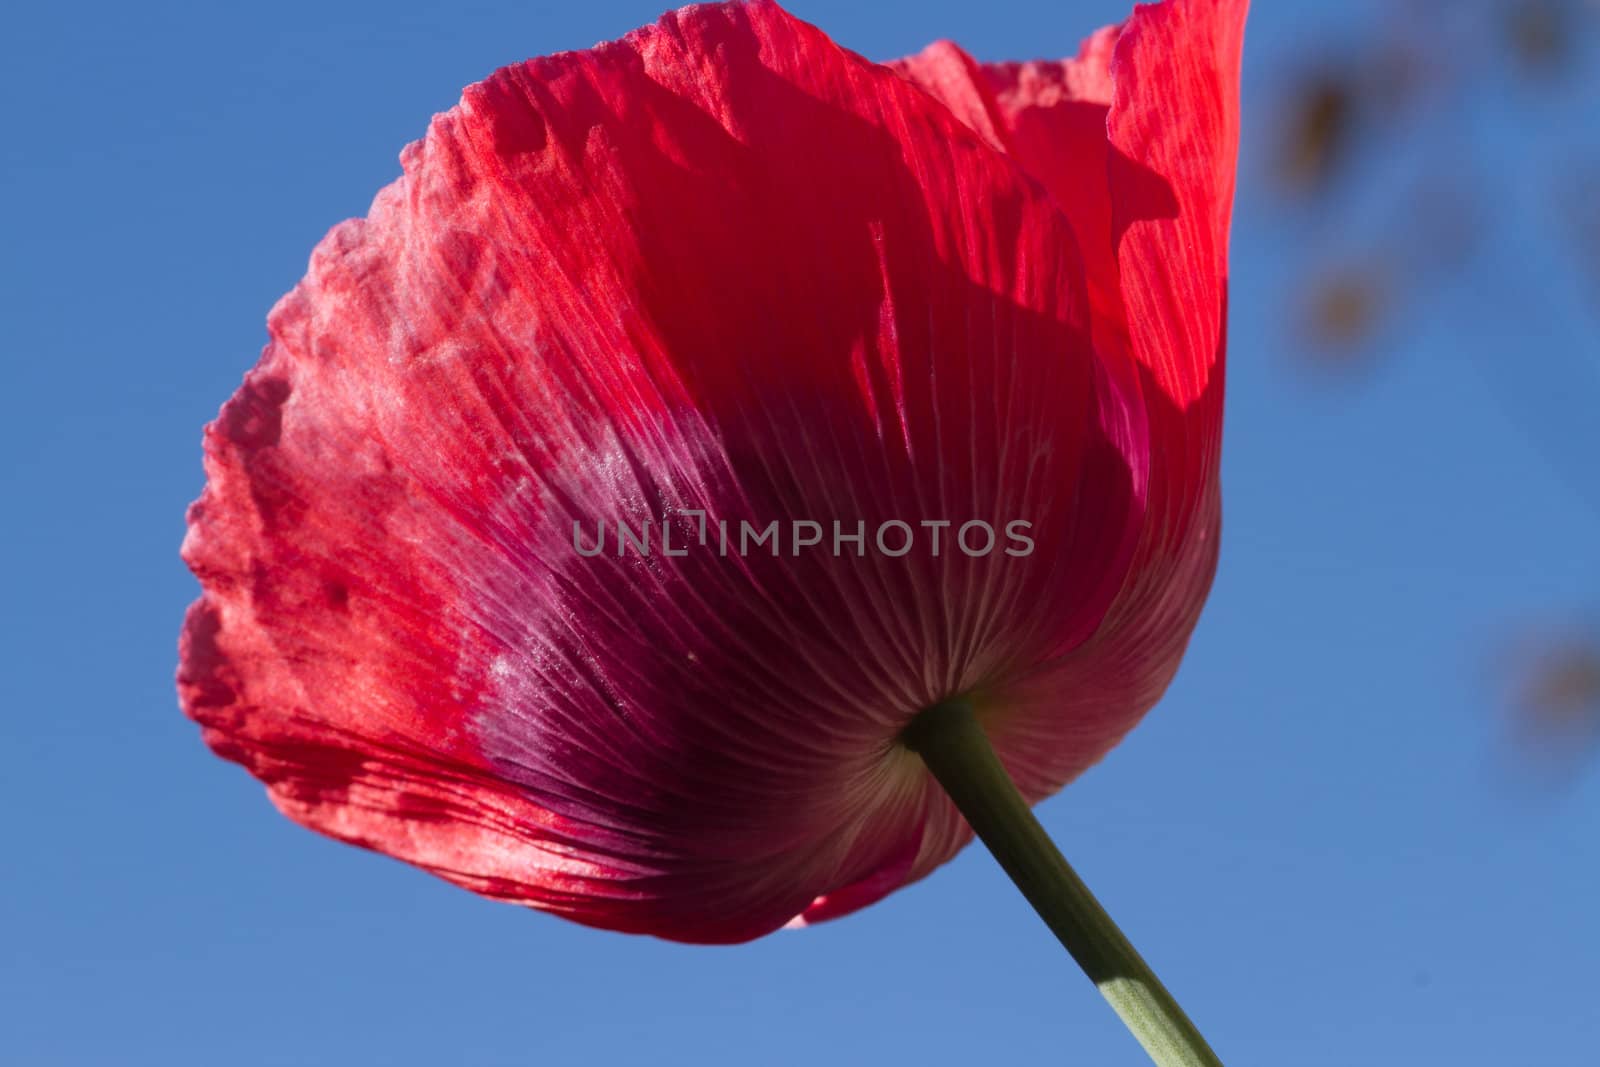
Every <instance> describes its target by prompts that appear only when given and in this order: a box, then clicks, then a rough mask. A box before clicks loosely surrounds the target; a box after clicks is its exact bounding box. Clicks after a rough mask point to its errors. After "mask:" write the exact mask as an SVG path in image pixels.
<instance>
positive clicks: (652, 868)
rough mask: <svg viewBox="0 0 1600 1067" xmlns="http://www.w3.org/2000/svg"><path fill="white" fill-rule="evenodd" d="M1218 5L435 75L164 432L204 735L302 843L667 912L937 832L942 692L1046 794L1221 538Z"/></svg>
mask: <svg viewBox="0 0 1600 1067" xmlns="http://www.w3.org/2000/svg"><path fill="white" fill-rule="evenodd" d="M1244 8H1245V4H1244V2H1243V0H1169V2H1167V3H1162V4H1154V5H1145V6H1142V7H1140V8H1139V9H1138V10H1137V11H1136V12H1135V14H1134V15H1133V16H1132V18H1131V19H1130V20H1129V22H1128V23H1126V24H1125V25H1124V26H1122V27H1119V28H1113V29H1107V30H1103V31H1101V32H1100V33H1098V34H1096V35H1095V36H1093V37H1091V38H1090V39H1089V41H1088V42H1087V43H1086V44H1085V45H1084V47H1083V49H1082V51H1081V52H1080V53H1079V55H1078V56H1077V57H1076V58H1074V59H1071V60H1067V61H1064V62H1059V63H1028V64H1022V65H1014V64H1012V65H1001V66H984V65H980V64H977V63H975V62H974V61H973V60H972V59H970V58H969V57H967V56H966V55H965V54H964V53H962V52H961V51H960V50H959V49H958V48H956V47H955V46H953V45H950V44H939V45H935V46H933V47H932V48H930V49H928V50H927V51H925V52H923V53H922V54H920V55H918V56H915V57H912V58H910V59H906V60H902V61H900V62H897V63H893V64H889V65H886V66H885V65H878V64H874V63H871V62H868V61H866V60H864V59H862V58H860V57H859V56H856V55H854V54H852V53H850V52H847V51H845V50H843V49H841V48H839V47H838V46H837V45H835V44H834V43H833V42H832V41H830V40H829V39H828V38H827V37H826V36H825V35H824V34H822V33H821V32H820V31H819V30H817V29H816V28H814V27H812V26H809V25H806V24H805V23H802V22H799V21H797V20H796V19H794V18H792V17H791V16H789V15H788V14H786V13H785V12H783V11H782V10H781V9H780V8H778V7H777V6H776V5H775V4H772V3H767V2H755V3H746V4H718V5H704V6H697V7H691V8H685V9H683V10H681V11H678V12H676V13H673V14H669V15H667V16H665V17H664V18H662V20H661V21H660V22H659V23H657V24H656V25H654V26H652V27H648V28H645V29H642V30H639V31H637V32H635V33H633V34H631V35H629V36H628V37H626V38H624V39H622V40H621V41H617V42H615V43H612V44H606V45H601V46H599V47H597V48H595V49H592V50H589V51H586V52H574V53H564V54H561V55H556V56H551V57H547V58H542V59H535V60H530V61H528V62H525V63H521V64H518V65H516V66H512V67H508V68H506V69H503V70H500V71H498V72H496V73H495V74H494V75H492V76H491V77H490V78H488V79H487V80H486V81H484V82H482V83H479V84H477V85H474V86H471V87H469V88H468V89H467V90H466V92H465V93H464V95H463V98H462V100H461V103H460V104H459V105H458V106H457V107H456V108H454V109H452V110H451V111H449V112H447V113H445V114H443V115H440V116H438V117H436V118H435V120H434V122H433V124H432V126H431V127H430V128H429V131H428V134H427V136H426V137H425V138H424V139H423V140H422V141H421V142H419V143H417V144H414V145H412V146H411V147H409V148H408V149H407V150H406V151H405V153H404V154H403V155H402V163H403V165H404V176H403V177H401V178H400V179H399V180H398V181H396V182H395V183H394V184H393V185H391V186H389V187H388V188H386V189H384V190H383V191H382V192H381V193H379V195H378V197H377V199H376V200H375V201H374V203H373V206H372V209H371V211H370V212H369V214H368V216H367V217H366V218H365V219H362V220H354V221H350V222H346V223H343V224H341V225H340V226H338V227H336V228H335V229H334V230H333V231H332V232H331V233H330V234H329V235H328V237H327V238H326V239H325V240H324V241H323V242H322V243H321V245H319V246H318V248H317V250H316V252H315V253H314V255H313V257H312V261H311V266H310V270H309V272H308V274H307V276H306V278H305V279H304V280H303V281H302V282H301V283H300V284H299V285H298V286H297V287H296V288H295V289H294V291H293V292H291V293H290V294H289V295H288V296H286V297H285V298H284V299H283V300H282V301H281V302H280V303H279V304H278V306H277V307H276V308H275V309H274V310H273V312H272V315H271V318H270V320H269V327H270V336H271V340H270V343H269V344H268V346H267V348H266V351H265V352H264V354H263V356H262V358H261V361H260V363H259V364H258V365H257V366H256V368H255V369H254V370H252V371H251V372H250V373H249V375H248V376H247V377H246V380H245V383H244V385H243V387H242V388H241V389H240V390H239V392H238V393H237V394H236V395H235V396H234V397H233V399H232V400H230V401H229V402H228V404H227V405H226V406H225V407H224V408H223V410H222V413H221V415H220V417H219V418H218V419H217V421H216V422H215V423H213V424H212V425H211V426H210V427H209V428H208V429H207V432H206V471H207V478H208V482H207V486H206V489H205V492H204V494H203V495H202V497H201V498H200V500H199V501H198V502H197V503H196V504H195V505H194V507H193V508H192V510H191V513H190V529H189V536H188V539H187V540H186V542H185V545H184V557H185V559H186V560H187V561H188V563H189V565H190V567H191V568H192V569H193V570H194V572H195V574H196V575H197V576H198V577H199V578H200V581H201V584H202V587H203V590H204V592H203V595H202V597H201V599H200V600H199V601H197V602H196V603H195V604H194V605H193V607H192V608H191V609H190V612H189V616H188V619H187V622H186V625H185V628H184V633H183V638H182V665H181V668H180V675H179V683H180V690H181V695H182V700H183V705H184V708H185V710H186V711H187V712H188V714H189V715H191V716H192V717H193V718H194V719H195V720H197V721H198V722H199V723H200V725H201V726H202V728H203V730H204V735H205V739H206V741H207V743H208V744H209V745H210V746H211V747H212V748H213V749H214V750H216V751H217V752H218V753H219V754H221V755H223V756H225V757H227V758H229V759H233V760H236V761H238V762H240V763H242V764H243V765H244V766H245V767H247V768H248V769H249V770H250V771H251V773H253V774H254V775H256V776H257V777H258V778H260V779H261V780H262V781H263V782H265V783H266V785H267V787H268V790H269V793H270V795H271V797H272V799H273V801H274V802H275V803H276V804H277V805H278V806H279V808H281V809H282V810H283V811H284V812H285V813H286V814H287V815H289V816H290V817H291V818H294V819H295V820H297V821H299V822H301V823H304V824H305V825H307V826H310V827H312V828H314V829H317V830H320V831H322V832H324V833H327V834H330V835H332V836H334V837H337V838H340V839H342V840H345V841H349V842H352V843H355V844H359V845H363V846H366V847H369V848H373V849H377V850H379V851H382V852H386V853H388V854H390V855H393V856H396V857H399V858H401V859H404V860H407V861H409V862H411V863H414V864H417V865H419V866H422V867H425V868H427V869H428V870H430V871H433V872H434V873H436V874H439V875H441V876H443V877H445V878H448V879H450V880H451V881H453V882H456V883H458V884H460V885H463V886H466V887H467V888H469V889H472V890H474V891H476V892H479V893H482V894H485V895H488V896H492V897H497V898H501V899H506V900H512V901H517V902H521V903H526V904H530V905H533V906H535V907H538V908H541V909H544V910H548V911H551V912H554V913H557V914H561V915H564V916H567V917H569V918H572V919H575V920H577V921H580V922H585V923H590V924H594V925H597V926H604V927H609V928H613V929H619V930H629V931H639V932H648V933H652V934H657V935H660V936H664V937H669V938H675V939H681V940H690V941H734V940H741V939H746V938H750V937H754V936H758V935H760V934H763V933H765V932H768V931H770V930H772V929H774V928H776V927H778V926H781V925H783V924H784V923H786V922H790V921H796V920H797V921H801V922H805V921H814V920H817V919H822V918H828V917H831V916H834V915H839V914H842V913H844V912H847V911H851V910H853V909H855V908H858V907H861V906H863V905H865V904H868V903H870V902H872V901H873V900H876V899H878V898H879V897H881V896H883V895H885V894H887V893H889V892H891V891H892V890H894V889H895V888H897V887H899V886H901V885H904V884H906V883H907V882H909V881H912V880H915V879H917V878H920V877H922V876H923V875H925V874H927V873H928V872H929V871H931V870H932V869H933V868H935V867H937V866H938V865H939V864H941V863H943V862H944V861H946V860H948V859H949V858H950V857H951V856H952V855H954V854H955V853H956V851H957V850H959V849H960V848H961V847H962V846H963V845H964V844H965V843H966V841H967V839H968V837H969V835H970V831H969V830H968V829H967V826H966V824H965V822H964V821H963V820H962V818H961V816H960V815H959V814H958V812H957V811H956V810H955V808H954V807H953V806H952V805H951V803H950V802H949V801H948V800H947V799H946V798H945V796H944V795H943V794H942V793H941V792H940V791H939V788H938V786H937V784H936V783H935V782H933V781H932V779H931V778H930V776H929V775H928V773H927V771H926V769H925V768H924V767H923V765H922V763H921V762H920V761H919V760H918V758H917V757H916V755H915V754H914V753H911V752H909V751H908V750H907V749H906V748H905V746H904V745H903V744H901V740H900V736H901V732H902V731H903V730H904V729H905V727H906V725H907V724H908V723H909V722H910V721H911V720H912V718H913V717H914V716H915V715H916V714H917V713H918V711H919V710H920V709H923V708H926V707H929V706H930V705H932V704H935V703H937V702H939V701H941V700H943V699H946V698H948V697H952V696H957V695H959V696H962V697H963V698H965V699H967V700H969V701H970V702H971V703H972V705H973V706H975V707H976V708H977V709H978V714H979V716H980V717H981V719H982V721H983V725H984V729H985V730H986V731H987V733H988V734H989V736H990V737H991V738H992V740H993V743H994V745H995V747H996V749H997V750H998V751H999V753H1000V755H1001V757H1002V758H1003V760H1004V762H1005V764H1006V766H1007V768H1008V769H1009V771H1010V772H1011V774H1012V775H1013V776H1014V777H1015V779H1016V780H1017V782H1018V783H1019V785H1020V786H1021V788H1022V790H1023V792H1024V794H1025V795H1026V796H1027V797H1028V799H1030V800H1038V799H1041V798H1043V797H1045V796H1047V795H1049V794H1051V793H1053V792H1054V791H1056V790H1058V789H1059V788H1061V786H1062V785H1064V784H1065V783H1066V782H1068V781H1070V780H1071V779H1072V778H1073V777H1074V776H1076V775H1077V774H1078V773H1080V772H1081V771H1082V770H1083V769H1084V768H1086V767H1088V766H1089V765H1090V764H1092V763H1094V762H1095V761H1096V760H1098V759H1099V758H1100V757H1101V756H1103V755H1104V754H1105V753H1106V752H1107V751H1108V750H1109V749H1110V748H1111V747H1112V746H1113V745H1115V744H1116V743H1117V741H1118V740H1119V739H1120V738H1121V737H1122V736H1123V735H1124V734H1125V733H1126V732H1127V731H1128V730H1129V729H1130V728H1131V727H1132V726H1133V725H1134V724H1135V723H1136V722H1137V721H1138V720H1139V718H1140V717H1141V716H1142V715H1143V714H1144V712H1145V711H1146V710H1148V709H1149V707H1150V706H1151V705H1152V704H1153V703H1154V702H1155V701H1156V699H1157V698H1158V697H1159V696H1160V695H1161V693H1162V691H1163V690H1164V688H1165V687H1166V685H1167V683H1168V681H1169V680H1170V679H1171V677H1172V675H1173V672H1174V671H1175V670H1176V668H1177V665H1178V661H1179V658H1180V656H1181V654H1182V651H1183V648H1184V646H1185V643H1186V642H1187V639H1188V636H1189V633H1190V631H1191V630H1192V628H1193V626H1194V624H1195V621H1196V618H1197V616H1198V613H1199V611H1200V608H1201V605H1202V602H1203V600H1204V598H1205V594H1206V591H1207V589H1208V587H1209V584H1210V580H1211V576H1212V572H1213V570H1214V566H1215V560H1216V535H1217V523H1218V493H1217V459H1218V448H1219V433H1220V419H1221V404H1222V376H1223V347H1224V318H1225V299H1226V258H1227V232H1228V219H1229V211H1230V205H1231V201H1232V193H1233V161H1234V155H1235V146H1236V140H1237V128H1236V127H1237V102H1236V96H1237V62H1238V52H1239V46H1240V35H1241V32H1242V22H1243V17H1244ZM730 532H731V539H730Z"/></svg>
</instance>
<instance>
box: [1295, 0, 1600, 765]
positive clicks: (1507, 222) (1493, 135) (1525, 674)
mask: <svg viewBox="0 0 1600 1067" xmlns="http://www.w3.org/2000/svg"><path fill="white" fill-rule="evenodd" d="M1308 41H1310V42H1312V43H1309V44H1308V45H1307V46H1306V50H1305V51H1304V52H1302V53H1301V54H1300V55H1299V56H1298V57H1297V58H1296V60H1295V61H1294V63H1293V64H1292V65H1291V66H1290V67H1288V68H1287V69H1284V70H1281V71H1279V72H1278V77H1279V79H1280V84H1281V89H1282V91H1281V92H1280V93H1279V94H1277V98H1278V99H1280V100H1282V101H1284V103H1283V104H1282V105H1281V106H1280V109H1279V112H1278V113H1277V114H1276V116H1275V117H1274V124H1273V133H1274V136H1273V142H1272V145H1271V150H1270V151H1269V152H1268V153H1267V155H1266V157H1265V158H1266V160H1267V165H1268V166H1269V167H1270V168H1271V173H1270V174H1269V175H1268V177H1270V179H1271V185H1272V187H1273V188H1274V189H1276V190H1277V191H1278V195H1279V197H1280V200H1281V205H1280V206H1281V209H1282V211H1283V212H1284V219H1285V228H1286V229H1287V230H1288V231H1289V232H1291V233H1292V234H1293V238H1292V240H1291V241H1290V242H1288V243H1289V244H1292V247H1291V248H1286V252H1285V254H1286V256H1288V257H1290V258H1291V259H1292V260H1294V273H1293V277H1294V279H1295V281H1294V289H1293V290H1292V291H1291V292H1289V293H1288V294H1286V298H1287V300H1288V306H1289V307H1291V308H1292V309H1293V311H1292V313H1291V314H1289V315H1287V316H1286V318H1285V328H1286V329H1287V330H1288V331H1289V336H1288V337H1287V339H1286V344H1285V349H1286V350H1287V351H1290V352H1294V353H1296V354H1297V355H1299V356H1300V357H1301V358H1303V359H1305V360H1307V361H1310V362H1312V363H1314V364H1316V365H1319V366H1321V367H1323V368H1326V369H1329V370H1333V371H1342V372H1346V373H1351V374H1355V373H1358V372H1360V371H1363V370H1366V369H1369V368H1371V367H1373V366H1375V365H1378V364H1381V363H1382V362H1383V361H1386V360H1400V359H1406V358H1413V355H1412V352H1411V351H1410V349H1409V348H1408V342H1409V341H1410V340H1411V339H1412V338H1413V337H1414V336H1416V334H1417V332H1418V331H1419V330H1421V329H1424V328H1425V329H1427V330H1428V331H1429V333H1430V334H1431V336H1433V337H1434V338H1435V339H1437V338H1438V337H1439V335H1440V331H1441V330H1443V331H1444V332H1445V333H1446V334H1448V339H1449V343H1450V347H1451V349H1452V350H1453V351H1455V352H1459V353H1461V354H1462V355H1463V356H1464V357H1465V358H1464V359H1463V361H1462V362H1463V363H1464V364H1466V365H1470V366H1472V367H1474V368H1476V370H1477V371H1478V372H1479V373H1482V374H1484V375H1485V376H1486V378H1487V380H1488V383H1489V386H1490V388H1491V389H1493V390H1494V392H1495V393H1496V395H1499V396H1504V397H1505V400H1506V402H1505V404H1504V410H1505V413H1506V415H1507V417H1508V418H1510V419H1511V420H1512V421H1513V422H1516V423H1519V424H1520V425H1519V426H1518V428H1519V430H1521V431H1522V433H1523V435H1524V437H1525V438H1527V440H1528V441H1529V442H1530V443H1531V445H1532V446H1533V448H1532V451H1533V453H1535V454H1537V455H1539V456H1542V457H1543V460H1542V462H1546V463H1548V464H1549V465H1550V466H1551V467H1552V469H1555V471H1556V473H1557V474H1558V475H1559V476H1560V477H1561V478H1562V479H1563V481H1564V483H1565V484H1566V485H1567V486H1568V488H1569V490H1570V491H1571V492H1572V493H1573V494H1574V495H1575V496H1576V497H1579V498H1581V499H1582V500H1583V501H1584V502H1585V503H1587V504H1589V505H1591V506H1594V507H1596V508H1597V509H1600V443H1597V432H1600V417H1594V416H1593V413H1594V412H1596V411H1600V0H1393V2H1385V3H1382V4H1378V5H1373V6H1372V8H1371V10H1370V11H1369V13H1368V14H1367V15H1365V16H1364V17H1361V16H1353V18H1352V31H1351V32H1350V33H1349V34H1347V35H1345V36H1343V37H1339V36H1337V35H1308ZM1507 131H1510V132H1511V134H1512V136H1510V137H1509V138H1508V137H1507V135H1506V134H1507ZM1508 140H1509V141H1510V143H1512V144H1514V145H1516V146H1517V147H1516V149H1515V150H1513V151H1507V150H1506V149H1505V147H1504V146H1505V144H1506V143H1507V142H1508ZM1491 143H1492V144H1493V146H1494V147H1493V148H1490V147H1487V146H1489V145H1490V144H1491ZM1529 205H1532V208H1531V209H1530V208H1529ZM1530 255H1536V256H1540V257H1549V258H1550V261H1551V262H1555V263H1557V264H1558V268H1557V269H1556V270H1555V271H1554V272H1553V273H1555V274H1556V275H1558V276H1562V277H1571V278H1573V279H1575V281H1576V284H1575V285H1574V286H1573V291H1574V293H1575V294H1576V295H1575V296H1574V297H1573V299H1575V300H1582V301H1587V302H1588V308H1587V312H1586V314H1587V324H1588V325H1587V331H1588V332H1587V335H1582V330H1581V328H1580V330H1579V331H1578V332H1579V335H1577V336H1574V337H1573V339H1572V341H1571V342H1570V343H1567V344H1563V345H1559V346H1544V347H1542V348H1541V347H1539V346H1530V348H1529V350H1528V351H1526V352H1519V353H1517V357H1518V359H1517V361H1516V362H1515V363H1513V362H1512V361H1509V360H1507V359H1506V358H1505V353H1504V352H1501V351H1498V350H1495V349H1493V348H1491V347H1490V346H1487V345H1485V344H1484V343H1483V341H1482V340H1481V338H1482V337H1484V336H1494V335H1495V330H1494V329H1492V328H1491V329H1486V328H1485V327H1486V326H1491V327H1492V326H1493V325H1495V324H1501V325H1503V324H1504V323H1505V322H1508V321H1509V322H1513V323H1524V324H1526V323H1539V322H1541V321H1542V316H1544V315H1545V314H1546V312H1547V310H1548V307H1547V305H1542V304H1541V301H1545V302H1547V301H1554V300H1559V299H1562V298H1563V297H1562V295H1561V294H1550V293H1545V292H1529V291H1528V289H1527V288H1526V287H1519V284H1518V276H1519V274H1521V273H1522V269H1521V264H1522V263H1524V262H1525V261H1526V257H1528V256H1530ZM1452 296H1454V297H1455V298H1454V299H1450V298H1451V297H1452ZM1441 305H1444V306H1448V307H1449V308H1450V309H1451V311H1450V313H1449V314H1448V315H1441V314H1438V309H1439V307H1440V306H1441ZM1574 318H1575V319H1576V320H1577V321H1580V322H1581V321H1584V316H1583V315H1582V314H1580V315H1578V316H1575V317H1574ZM1530 332H1531V331H1530ZM1502 335H1503V331H1502ZM1434 350H1436V349H1434ZM1415 358H1425V357H1423V356H1421V355H1420V354H1419V355H1418V356H1416V357H1415ZM1552 397H1553V398H1557V399H1559V400H1562V401H1565V402H1567V403H1570V404H1571V405H1572V410H1574V411H1576V412H1578V413H1579V415H1578V416H1577V417H1575V418H1567V419H1564V420H1563V419H1561V418H1549V417H1545V418H1541V417H1540V416H1539V414H1538V413H1540V412H1543V411H1547V410H1549V409H1550V401H1551V398H1552ZM1582 412H1588V413H1589V417H1588V419H1587V423H1588V425H1587V426H1584V425H1582V423H1584V421H1585V419H1584V417H1583V416H1582V414H1581V413H1582ZM1530 413H1532V414H1530ZM1560 435H1565V436H1560ZM1591 457H1592V458H1591ZM1593 595H1594V596H1595V597H1597V598H1600V589H1597V590H1594V591H1593ZM1509 674H1510V684H1509V685H1508V686H1507V690H1508V691H1507V696H1506V703H1507V705H1508V706H1509V708H1510V710H1511V712H1512V713H1513V717H1514V719H1515V722H1516V726H1515V728H1514V730H1513V731H1512V732H1513V734H1514V735H1515V737H1516V739H1517V744H1516V748H1517V750H1518V751H1519V752H1521V753H1523V754H1524V755H1525V756H1527V757H1529V758H1530V759H1531V758H1533V757H1538V759H1537V762H1538V764H1539V765H1540V766H1550V765H1551V763H1550V762H1549V760H1548V759H1547V758H1546V757H1559V760H1565V759H1568V758H1572V757H1577V756H1593V755H1594V754H1595V753H1596V752H1600V634H1597V633H1594V632H1591V631H1589V630H1587V629H1585V628H1584V627H1582V626H1579V625H1571V626H1565V627H1557V628H1556V629H1555V630H1554V631H1552V632H1550V633H1546V634H1544V635H1543V636H1542V637H1539V638H1537V639H1536V640H1535V641H1534V642H1533V643H1532V645H1531V646H1530V647H1528V648H1523V649H1519V651H1518V653H1517V655H1516V656H1515V657H1514V663H1513V666H1512V668H1511V670H1510V672H1509ZM1559 760H1558V762H1559Z"/></svg>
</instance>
